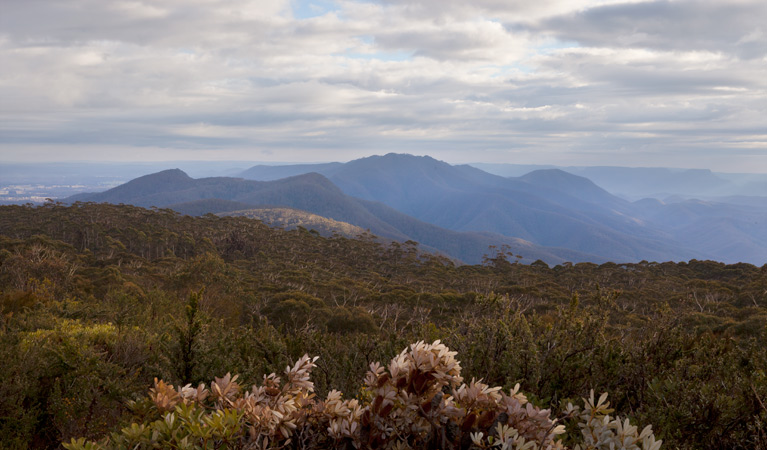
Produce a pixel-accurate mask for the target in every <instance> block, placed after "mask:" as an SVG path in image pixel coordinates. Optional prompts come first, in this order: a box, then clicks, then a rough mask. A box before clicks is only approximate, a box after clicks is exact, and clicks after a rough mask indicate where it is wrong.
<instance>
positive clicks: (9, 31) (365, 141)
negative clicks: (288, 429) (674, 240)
mask: <svg viewBox="0 0 767 450" xmlns="http://www.w3.org/2000/svg"><path fill="white" fill-rule="evenodd" d="M310 3H311V2H307V3H306V4H304V5H297V4H296V3H291V2H290V1H289V0H269V1H267V0H264V1H259V2H252V1H247V0H193V1H190V0H184V1H182V0H163V1H148V0H119V1H118V0H116V1H110V2H104V1H101V0H71V1H67V2H61V1H59V0H8V1H6V2H4V5H3V9H4V13H3V14H2V15H0V66H1V67H3V71H1V72H0V98H3V99H4V101H3V102H2V103H0V160H3V159H5V160H8V159H10V158H16V159H18V157H19V156H18V154H19V153H18V150H17V149H18V148H22V147H23V148H25V149H28V150H27V152H29V151H31V150H29V149H32V148H39V149H50V148H52V147H55V145H61V146H62V148H63V147H67V148H68V149H70V150H69V151H72V152H74V153H72V155H73V156H72V157H75V156H77V155H79V156H77V158H78V159H82V158H83V157H85V156H88V155H90V156H89V157H93V158H108V159H120V158H123V157H124V153H125V152H129V153H130V154H134V155H137V157H138V156H139V155H144V156H146V157H151V158H153V159H158V158H159V159H163V158H167V159H171V158H173V159H178V155H179V152H183V151H184V149H186V150H188V151H190V152H191V153H190V158H199V157H201V155H203V156H205V157H213V156H218V157H219V158H229V159H243V158H246V157H247V155H257V158H264V157H272V158H273V159H275V160H282V161H284V160H285V159H286V158H288V157H290V158H297V159H303V160H313V161H316V160H343V159H344V158H351V157H359V156H364V155H365V154H368V153H370V152H388V151H410V152H413V153H419V154H424V153H431V154H433V155H434V156H436V157H440V158H445V159H451V160H453V161H456V162H459V161H462V162H466V161H478V160H488V161H489V160H509V158H515V159H516V160H519V159H520V158H522V159H524V158H527V159H526V161H525V162H554V163H556V162H563V163H564V162H567V163H572V161H573V160H574V159H578V160H581V161H582V163H583V164H587V163H589V164H621V163H622V162H631V163H634V162H636V161H637V160H638V159H641V158H642V157H643V156H642V155H644V157H646V158H647V159H648V161H647V163H646V164H644V165H650V164H651V165H663V161H664V159H663V158H664V156H663V155H673V157H672V156H666V158H668V159H667V161H669V162H670V161H673V162H674V164H680V162H684V161H688V164H687V165H689V166H695V165H697V164H700V161H701V160H700V159H699V158H697V157H696V148H698V147H705V148H706V149H708V153H707V155H714V156H708V157H707V158H708V159H707V161H713V160H715V159H716V155H717V154H719V155H721V158H722V159H723V160H724V159H726V160H727V161H730V162H732V161H733V160H734V159H735V160H737V158H738V155H739V153H737V152H738V151H739V150H738V149H747V150H748V151H750V152H753V149H759V148H760V145H762V144H763V143H764V139H763V118H764V117H765V113H767V101H766V100H765V99H767V82H766V81H765V80H764V76H763V74H764V73H765V70H766V69H767V56H765V51H766V49H765V46H764V45H763V42H764V39H763V37H764V34H763V30H764V25H763V23H767V20H765V19H767V17H765V16H766V15H767V12H766V11H767V10H765V8H766V7H765V6H764V5H763V2H758V1H753V2H740V3H738V4H737V5H734V6H732V7H730V6H727V8H725V7H724V6H722V4H721V3H719V2H707V1H692V0H691V1H685V0H683V1H676V2H655V1H649V2H633V3H626V2H619V1H585V0H584V1H578V2H573V1H565V0H561V1H539V2H507V1H501V0H479V1H476V2H471V3H469V2H463V1H458V0H421V1H404V0H402V1H399V0H387V1H381V2H378V3H375V2H369V1H353V0H339V1H336V2H333V4H331V3H330V2H326V1H324V2H322V3H316V4H310ZM728 5H729V4H728ZM299 6H300V7H301V8H299V9H300V11H299V9H295V10H294V9H293V8H294V7H296V8H298V7H299ZM306 11H310V12H311V14H306ZM304 16H305V17H307V18H303V19H302V18H299V17H304ZM35 146H37V147H35ZM145 148H152V149H153V151H151V152H144V151H143V150H142V151H134V150H132V149H145ZM717 148H721V152H720V153H717V152H716V149H717ZM761 148H763V149H765V150H767V148H764V147H761ZM72 149H80V150H72ZM162 149H167V151H165V150H162ZM45 151H48V150H45ZM45 151H43V150H40V151H38V152H36V153H34V154H35V155H38V156H39V155H44V154H46V153H45ZM78 151H79V152H80V153H77V152H78ZM743 151H745V150H743ZM269 152H271V153H269ZM765 153H767V152H765ZM28 154H32V153H28ZM66 154H69V153H66V152H52V153H50V154H49V155H50V158H52V159H55V158H61V157H62V156H61V155H66ZM318 155H320V156H318ZM744 155H745V154H744ZM38 156H35V157H38ZM584 158H586V159H588V160H586V159H584ZM589 158H590V159H589ZM650 159H652V161H650ZM756 159H758V155H757V157H756ZM743 160H744V161H748V167H745V168H747V169H753V168H754V167H755V166H754V157H753V156H752V155H750V156H749V157H748V158H746V157H745V156H744V159H743ZM762 164H763V165H762V166H761V167H762V168H763V170H767V160H763V162H762Z"/></svg>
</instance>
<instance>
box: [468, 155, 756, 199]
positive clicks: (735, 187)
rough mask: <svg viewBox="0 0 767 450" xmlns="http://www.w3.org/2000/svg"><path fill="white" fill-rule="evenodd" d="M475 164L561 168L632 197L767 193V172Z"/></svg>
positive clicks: (501, 170)
mask: <svg viewBox="0 0 767 450" xmlns="http://www.w3.org/2000/svg"><path fill="white" fill-rule="evenodd" d="M472 166H474V167H478V168H480V169H482V170H484V171H487V172H489V173H492V174H495V175H500V176H504V177H519V176H521V175H524V174H527V173H529V172H532V171H535V170H540V169H560V170H563V171H565V172H568V173H572V174H574V175H578V176H582V177H585V178H588V179H589V180H591V181H593V182H594V183H595V184H596V185H598V186H599V187H601V188H603V189H606V190H607V191H609V192H610V193H612V194H615V195H617V196H620V197H623V198H627V199H630V200H638V199H642V198H646V197H654V198H658V199H665V198H668V197H671V196H681V197H684V198H685V199H688V198H698V199H707V200H711V199H713V198H715V197H723V196H730V195H743V196H767V174H750V173H719V172H712V171H710V170H706V169H670V168H663V167H614V166H567V167H566V166H536V165H529V164H487V163H476V164H472Z"/></svg>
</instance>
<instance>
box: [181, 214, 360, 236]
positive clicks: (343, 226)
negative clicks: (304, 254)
mask: <svg viewBox="0 0 767 450" xmlns="http://www.w3.org/2000/svg"><path fill="white" fill-rule="evenodd" d="M171 208H172V209H174V210H178V209H177V208H176V207H175V206H174V207H171ZM179 212H183V211H179ZM219 215H220V216H223V217H227V216H231V217H247V218H249V219H256V220H260V221H261V222H263V223H265V224H267V225H269V226H273V227H277V228H282V229H285V230H294V229H296V228H298V227H302V228H306V229H310V230H316V231H317V232H318V233H319V234H320V235H322V236H333V235H334V234H336V233H337V234H340V235H342V236H346V237H349V238H354V237H357V236H361V235H363V234H365V232H366V230H365V229H363V228H360V227H356V226H354V225H352V224H349V223H346V222H339V221H337V220H333V219H328V218H327V217H322V216H318V215H317V214H312V213H308V212H306V211H301V210H299V209H293V208H251V209H243V210H237V211H227V212H222V213H220V214H219Z"/></svg>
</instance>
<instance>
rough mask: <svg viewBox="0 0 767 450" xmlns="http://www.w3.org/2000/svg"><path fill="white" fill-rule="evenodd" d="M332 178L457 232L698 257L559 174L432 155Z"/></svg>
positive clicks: (375, 159) (352, 166) (620, 257)
mask: <svg viewBox="0 0 767 450" xmlns="http://www.w3.org/2000/svg"><path fill="white" fill-rule="evenodd" d="M304 169H305V170H312V169H313V167H312V166H306V167H304ZM330 179H331V181H333V183H335V184H336V185H337V186H338V187H339V188H341V190H342V191H343V192H344V193H346V194H348V195H351V196H354V197H357V198H361V199H365V200H371V201H378V202H382V203H384V204H386V205H388V206H390V207H392V208H394V209H396V210H398V211H402V212H404V213H405V214H408V215H411V216H413V217H415V218H417V219H419V220H421V221H424V222H428V223H432V224H435V225H437V226H440V227H443V228H447V229H451V230H455V231H474V232H493V233H498V234H503V235H505V236H508V237H515V238H521V239H524V240H526V241H529V242H532V243H534V244H536V245H540V246H545V247H556V248H567V249H571V250H573V251H577V252H581V253H587V254H591V255H597V256H598V257H600V258H603V259H608V260H614V261H639V260H642V259H647V260H657V261H660V260H672V259H676V260H678V259H689V258H695V257H700V256H702V254H701V253H698V252H696V251H694V250H689V249H687V248H684V247H682V246H679V245H678V244H676V243H675V242H673V240H672V239H670V236H669V235H667V234H666V233H664V232H663V231H661V230H658V229H656V228H654V227H652V226H648V225H647V224H645V223H642V222H641V221H640V220H638V219H637V218H635V217H633V216H631V214H630V212H631V204H630V203H629V202H627V201H625V200H623V199H620V198H618V197H615V196H613V195H611V194H610V193H608V192H607V191H605V190H603V189H601V188H599V187H598V186H596V185H594V183H592V182H590V181H589V180H587V179H585V178H582V177H577V176H575V175H572V174H568V173H565V172H563V171H539V172H533V173H531V174H528V175H527V176H526V177H522V178H504V177H500V176H496V175H491V174H489V173H487V172H484V171H481V170H479V169H477V168H475V167H471V166H451V165H450V164H447V163H445V162H442V161H437V160H435V159H433V158H430V157H425V156H422V157H419V156H412V155H400V154H388V155H384V156H372V157H368V158H362V159H358V160H354V161H350V162H348V163H346V164H343V165H342V166H341V167H334V168H333V173H332V175H331V176H330Z"/></svg>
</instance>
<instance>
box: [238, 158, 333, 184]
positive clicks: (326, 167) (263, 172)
mask: <svg viewBox="0 0 767 450" xmlns="http://www.w3.org/2000/svg"><path fill="white" fill-rule="evenodd" d="M341 166H343V164H342V163H337V162H334V163H325V164H290V165H285V166H268V165H257V166H253V167H251V168H249V169H247V170H245V171H243V172H242V173H240V174H239V176H240V177H242V178H247V179H249V180H259V181H274V180H279V179H280V178H287V177H294V176H296V175H303V174H305V173H310V172H316V173H319V174H322V175H325V176H330V175H332V174H333V173H334V172H335V170H337V169H339V168H340V167H341Z"/></svg>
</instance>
